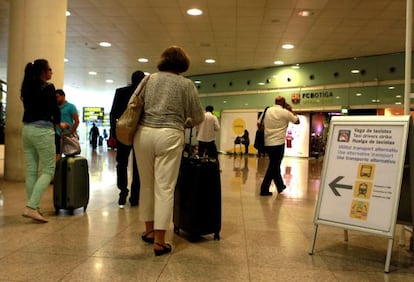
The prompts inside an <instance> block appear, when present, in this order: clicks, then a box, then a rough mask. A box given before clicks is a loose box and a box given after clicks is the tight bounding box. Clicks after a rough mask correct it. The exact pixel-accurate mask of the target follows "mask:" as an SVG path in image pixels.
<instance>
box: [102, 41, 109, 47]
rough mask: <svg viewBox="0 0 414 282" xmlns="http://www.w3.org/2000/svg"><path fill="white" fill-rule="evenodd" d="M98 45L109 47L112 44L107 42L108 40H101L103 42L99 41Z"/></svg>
mask: <svg viewBox="0 0 414 282" xmlns="http://www.w3.org/2000/svg"><path fill="white" fill-rule="evenodd" d="M99 46H101V47H111V46H112V44H111V43H109V42H105V41H103V42H99Z"/></svg>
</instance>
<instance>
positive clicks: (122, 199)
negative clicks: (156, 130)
mask: <svg viewBox="0 0 414 282" xmlns="http://www.w3.org/2000/svg"><path fill="white" fill-rule="evenodd" d="M144 77H145V74H144V73H143V72H142V71H135V72H134V73H133V74H132V76H131V82H132V83H131V84H130V85H128V86H125V87H121V88H118V89H116V91H115V97H114V101H113V103H112V108H111V112H110V123H111V130H110V135H111V137H115V139H116V133H115V126H116V121H117V119H118V118H119V117H120V116H121V115H122V113H123V112H124V111H125V109H126V107H127V104H128V101H129V99H130V98H131V95H132V94H133V93H134V91H135V89H136V88H137V86H138V84H139V83H140V82H141V80H142V79H143V78H144ZM116 141H117V142H116V144H117V145H116V147H117V151H116V162H117V165H116V174H117V186H118V189H119V190H120V193H119V200H118V205H119V207H120V208H123V207H124V205H125V203H126V199H127V197H128V192H129V190H128V188H127V186H128V159H129V155H130V153H131V149H132V151H133V152H132V153H133V154H132V160H133V174H132V183H131V196H130V198H129V202H130V204H131V206H137V205H138V204H139V189H140V183H139V174H138V167H137V162H136V160H135V153H134V150H133V147H132V146H127V145H124V144H122V143H121V142H120V141H119V140H118V139H116Z"/></svg>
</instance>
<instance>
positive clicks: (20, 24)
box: [4, 0, 67, 181]
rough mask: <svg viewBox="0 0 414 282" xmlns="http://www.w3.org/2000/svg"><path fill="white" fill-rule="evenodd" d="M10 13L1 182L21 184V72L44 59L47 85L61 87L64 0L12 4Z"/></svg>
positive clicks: (65, 7) (39, 0) (64, 39)
mask: <svg viewBox="0 0 414 282" xmlns="http://www.w3.org/2000/svg"><path fill="white" fill-rule="evenodd" d="M9 10H10V15H9V19H10V24H9V42H8V60H7V110H6V140H5V156H4V178H5V179H6V180H11V181H24V180H25V161H24V156H23V144H22V125H23V124H22V116H23V106H22V102H21V100H20V87H21V83H22V80H23V75H24V68H25V66H26V64H27V63H28V62H33V61H34V60H35V59H40V58H43V59H47V60H48V61H49V64H50V66H51V68H52V69H53V76H52V79H51V81H49V82H51V83H53V84H55V87H56V88H61V87H62V86H63V77H64V61H63V59H64V56H65V44H66V10H67V0H58V1H56V0H36V1H33V0H13V1H10V9H9Z"/></svg>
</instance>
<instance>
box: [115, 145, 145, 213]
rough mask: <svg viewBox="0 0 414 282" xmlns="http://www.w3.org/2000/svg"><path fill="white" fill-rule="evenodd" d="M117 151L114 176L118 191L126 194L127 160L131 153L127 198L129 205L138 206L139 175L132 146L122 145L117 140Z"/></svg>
mask: <svg viewBox="0 0 414 282" xmlns="http://www.w3.org/2000/svg"><path fill="white" fill-rule="evenodd" d="M116 147H117V150H116V162H117V165H116V175H117V185H118V189H119V190H121V193H128V188H127V186H128V159H129V154H130V153H131V150H132V153H133V156H132V160H133V161H132V163H133V164H132V171H133V173H132V183H131V189H130V190H131V195H130V198H129V202H130V203H131V204H133V205H134V204H138V203H139V189H140V182H139V174H138V166H137V161H136V160H135V152H134V149H133V147H132V146H127V145H124V144H122V143H121V142H119V141H118V140H117V145H116Z"/></svg>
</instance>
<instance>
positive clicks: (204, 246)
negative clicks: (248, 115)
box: [0, 147, 414, 281]
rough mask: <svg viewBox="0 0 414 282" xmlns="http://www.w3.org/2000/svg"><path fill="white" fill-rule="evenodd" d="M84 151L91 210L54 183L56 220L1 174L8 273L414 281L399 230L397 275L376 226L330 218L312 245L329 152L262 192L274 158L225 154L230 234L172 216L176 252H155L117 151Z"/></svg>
mask: <svg viewBox="0 0 414 282" xmlns="http://www.w3.org/2000/svg"><path fill="white" fill-rule="evenodd" d="M83 155H84V156H86V157H87V158H88V160H89V165H90V180H91V187H90V189H91V190H90V203H89V206H88V209H87V211H86V213H84V212H83V210H82V209H80V210H76V211H75V215H73V216H71V215H69V214H68V213H64V212H61V213H60V214H59V215H57V216H56V215H55V214H54V208H53V203H52V188H51V187H50V189H48V191H47V192H46V194H45V196H44V197H43V199H42V211H43V212H44V214H45V216H46V217H47V218H48V219H49V223H47V224H37V223H34V222H33V221H31V220H29V219H26V218H23V217H22V216H21V213H22V211H23V208H24V206H25V192H24V185H23V183H14V182H6V181H4V180H3V177H1V180H0V281H414V259H413V255H412V254H411V253H410V252H409V251H408V246H407V245H408V242H406V246H399V244H398V237H399V234H400V232H399V231H398V232H397V234H396V236H397V237H396V238H397V240H395V244H394V248H393V253H392V257H391V267H390V273H389V274H385V273H384V263H385V256H386V250H387V240H386V239H384V238H381V237H377V236H373V235H370V234H364V233H357V232H350V233H349V241H348V242H345V241H344V240H343V230H340V229H337V228H332V227H327V226H320V227H319V231H318V237H317V240H316V248H315V252H314V254H313V255H312V256H310V255H309V254H308V252H309V249H310V244H311V238H312V234H313V215H314V207H315V202H316V199H317V193H318V187H319V183H320V174H321V169H322V160H321V159H319V160H316V159H303V158H285V159H284V161H283V167H282V171H283V174H284V177H285V181H286V184H287V186H288V188H287V189H286V190H285V192H284V193H283V194H280V195H273V196H271V197H260V196H258V189H259V186H260V182H261V180H262V178H263V173H264V170H265V168H266V165H267V159H265V158H260V159H258V158H257V157H255V156H249V157H245V156H235V157H234V156H231V155H221V156H220V162H221V169H222V175H221V177H222V207H223V209H222V210H223V216H222V230H221V233H220V236H221V240H220V241H214V240H213V236H212V235H207V236H204V237H203V238H202V239H201V240H199V241H196V242H192V241H191V242H190V241H189V240H188V238H186V236H185V234H182V235H180V236H177V235H176V234H174V232H173V225H172V224H171V228H170V230H168V232H167V241H169V242H171V243H172V245H173V252H172V253H171V254H170V255H165V256H161V257H155V256H154V254H153V251H152V247H151V246H150V245H147V244H145V243H143V242H142V241H141V239H140V234H141V232H142V231H143V223H142V222H140V221H139V217H138V215H139V207H129V206H126V207H125V208H124V209H119V208H118V205H117V194H118V191H117V188H116V170H115V161H114V160H115V152H114V151H112V150H107V149H106V148H105V147H104V148H99V149H98V150H97V151H92V150H91V149H90V148H84V150H83ZM1 161H2V160H1ZM2 162H3V161H2ZM2 170H3V164H1V171H2ZM400 228H401V227H400V226H398V227H397V230H400ZM406 237H407V239H406V241H408V239H409V237H410V235H409V234H408V233H407V236H406Z"/></svg>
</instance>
